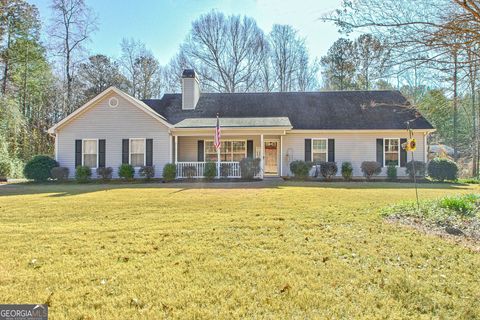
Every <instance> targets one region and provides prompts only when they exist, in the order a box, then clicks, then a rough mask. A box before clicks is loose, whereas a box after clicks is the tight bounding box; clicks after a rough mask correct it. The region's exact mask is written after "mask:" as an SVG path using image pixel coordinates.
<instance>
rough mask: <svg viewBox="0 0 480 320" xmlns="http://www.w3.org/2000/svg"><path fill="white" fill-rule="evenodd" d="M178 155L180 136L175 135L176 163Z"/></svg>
mask: <svg viewBox="0 0 480 320" xmlns="http://www.w3.org/2000/svg"><path fill="white" fill-rule="evenodd" d="M177 157H178V137H177V136H175V165H176V164H177V159H178V158H177Z"/></svg>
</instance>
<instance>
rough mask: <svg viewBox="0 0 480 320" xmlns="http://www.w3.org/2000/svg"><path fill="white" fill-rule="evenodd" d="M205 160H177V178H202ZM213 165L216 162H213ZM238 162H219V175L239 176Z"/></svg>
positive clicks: (223, 176)
mask: <svg viewBox="0 0 480 320" xmlns="http://www.w3.org/2000/svg"><path fill="white" fill-rule="evenodd" d="M205 163H206V162H197V161H191V162H177V178H179V179H183V178H203V177H204V170H205ZM214 163H215V165H216V164H217V163H216V162H214ZM241 176H242V175H241V172H240V162H238V161H222V162H220V177H222V178H225V177H226V178H240V177H241Z"/></svg>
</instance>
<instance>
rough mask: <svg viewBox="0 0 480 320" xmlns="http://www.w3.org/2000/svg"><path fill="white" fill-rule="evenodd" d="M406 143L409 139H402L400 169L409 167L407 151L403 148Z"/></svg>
mask: <svg viewBox="0 0 480 320" xmlns="http://www.w3.org/2000/svg"><path fill="white" fill-rule="evenodd" d="M404 143H407V139H400V167H405V166H406V165H407V150H405V149H403V148H402V144H404Z"/></svg>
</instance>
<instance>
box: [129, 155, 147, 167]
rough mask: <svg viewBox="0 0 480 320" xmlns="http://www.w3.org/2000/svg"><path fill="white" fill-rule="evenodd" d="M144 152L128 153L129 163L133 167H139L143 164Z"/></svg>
mask: <svg viewBox="0 0 480 320" xmlns="http://www.w3.org/2000/svg"><path fill="white" fill-rule="evenodd" d="M143 160H144V154H143V153H136V154H133V153H132V154H131V155H130V164H131V165H132V166H134V167H141V166H143V165H144V162H143Z"/></svg>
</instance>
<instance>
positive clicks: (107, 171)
mask: <svg viewBox="0 0 480 320" xmlns="http://www.w3.org/2000/svg"><path fill="white" fill-rule="evenodd" d="M112 173H113V169H112V167H102V168H97V177H99V178H101V179H102V180H104V181H108V180H110V179H112Z"/></svg>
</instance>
